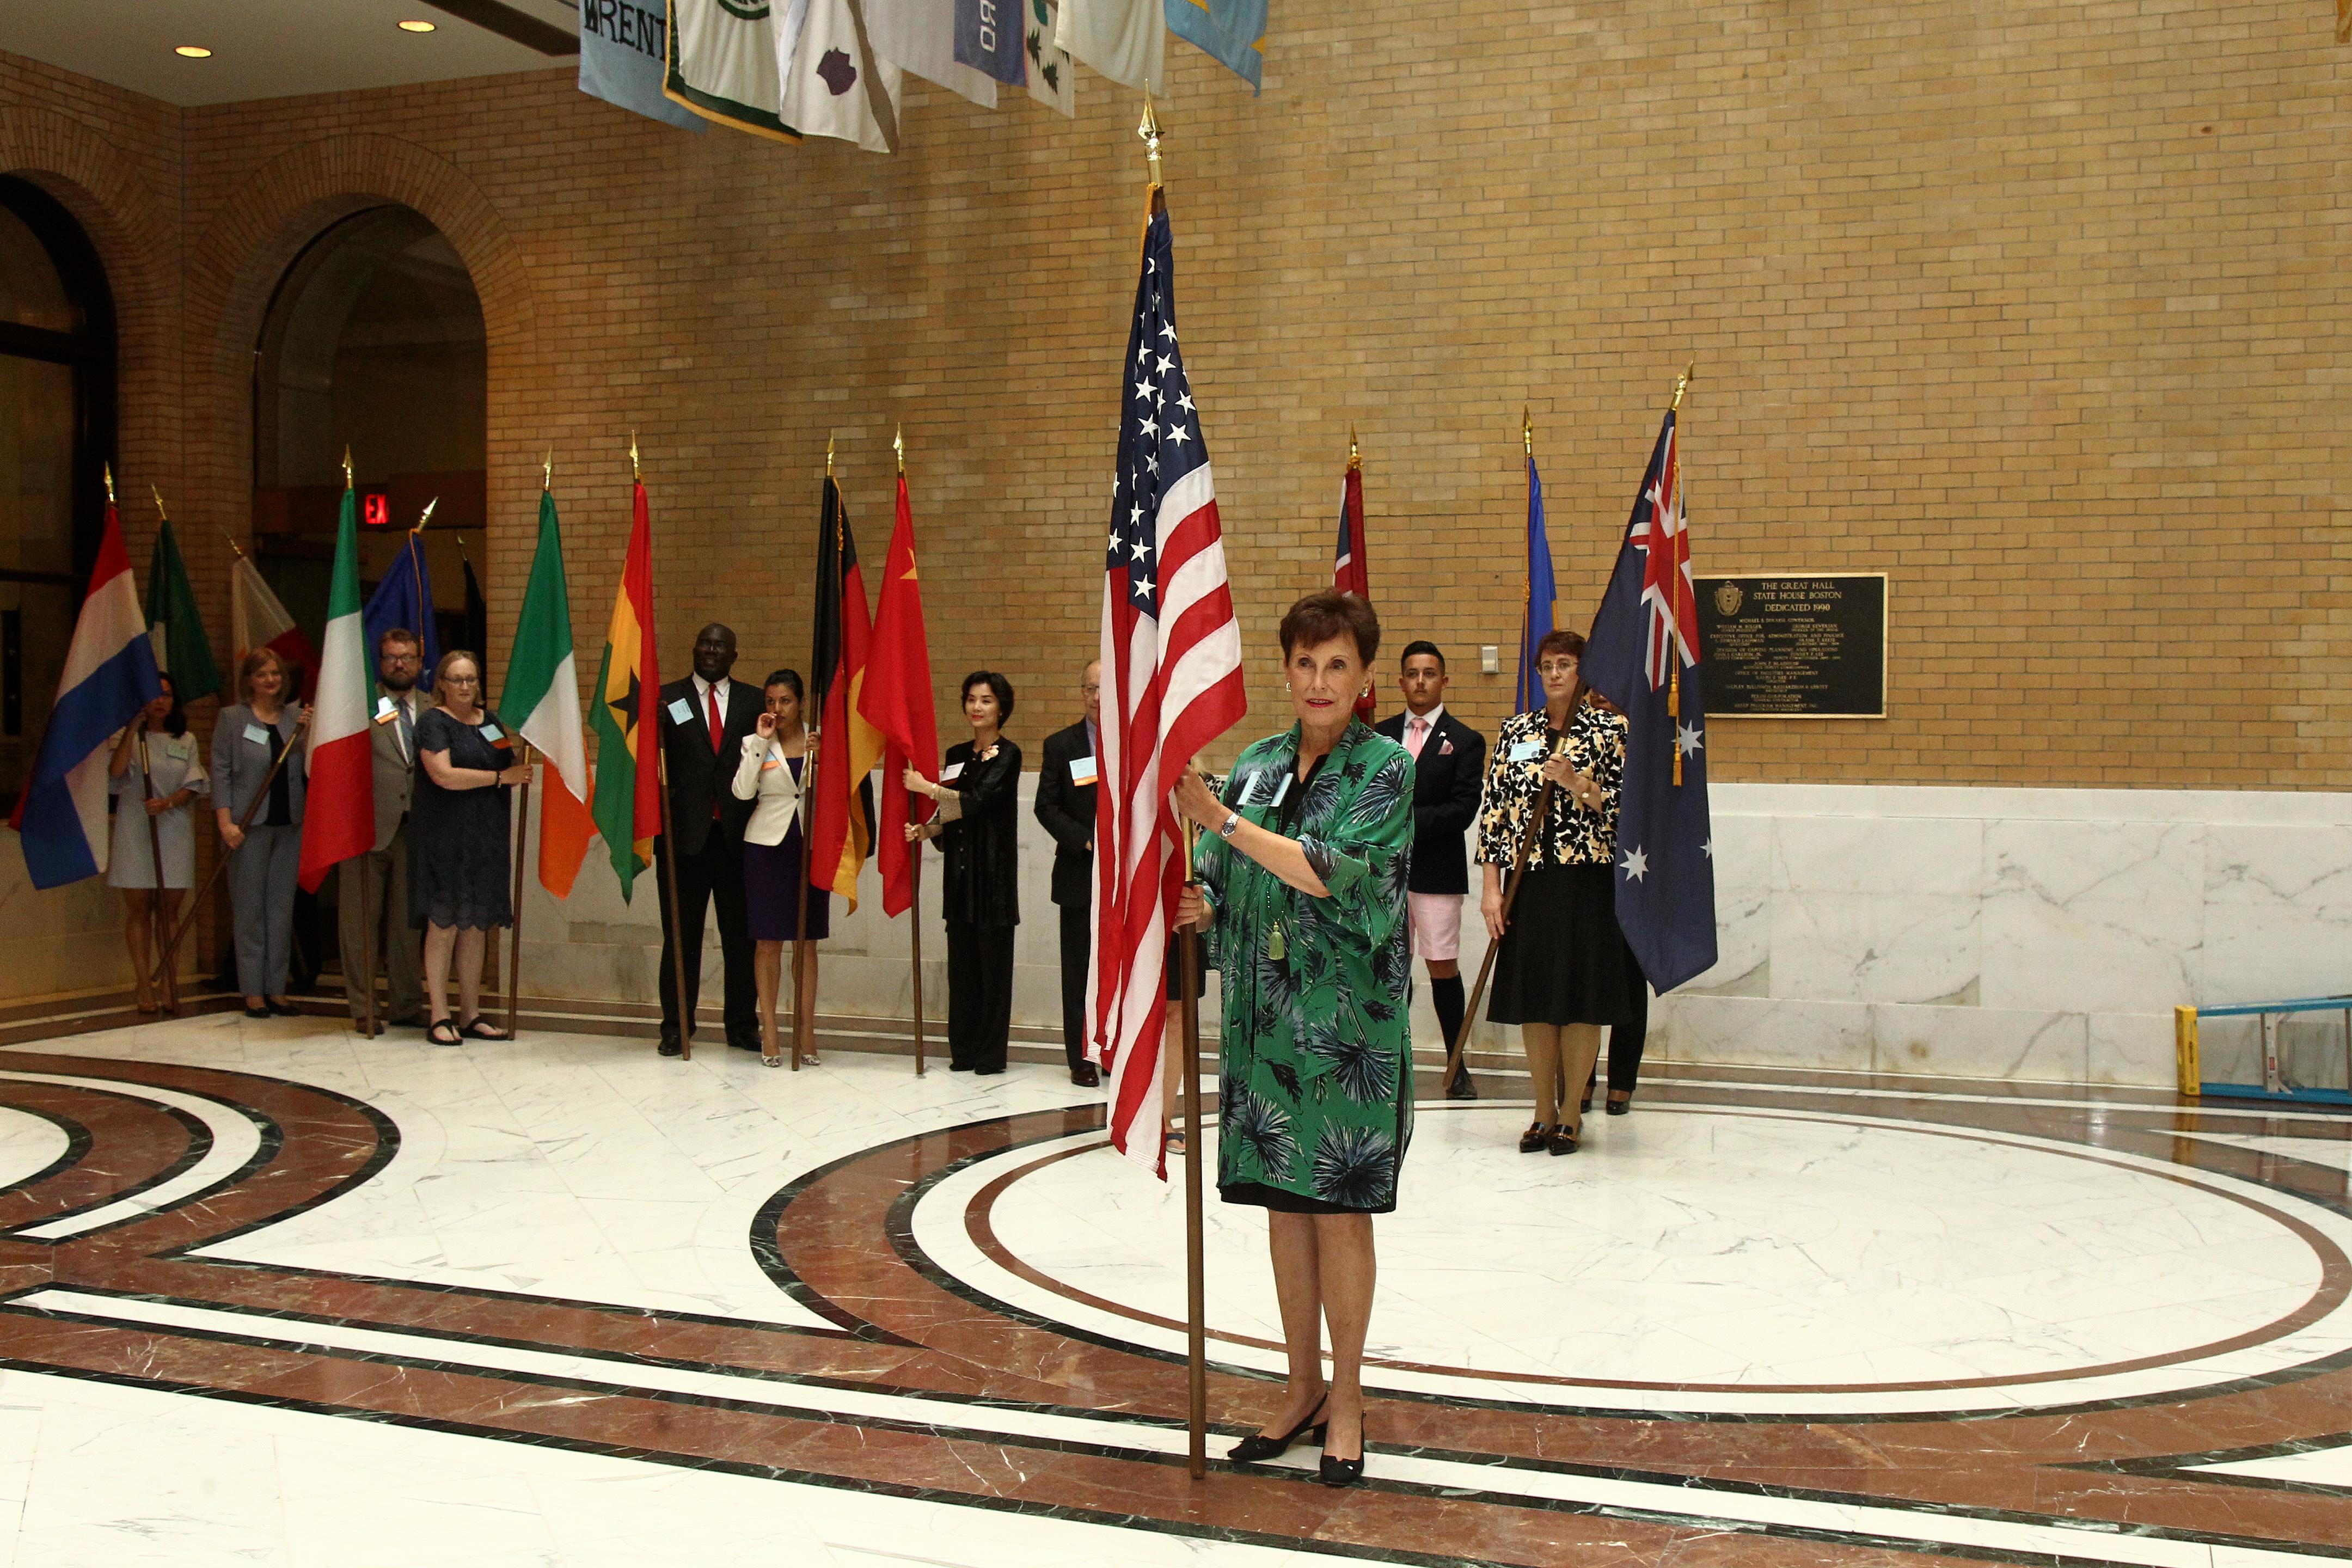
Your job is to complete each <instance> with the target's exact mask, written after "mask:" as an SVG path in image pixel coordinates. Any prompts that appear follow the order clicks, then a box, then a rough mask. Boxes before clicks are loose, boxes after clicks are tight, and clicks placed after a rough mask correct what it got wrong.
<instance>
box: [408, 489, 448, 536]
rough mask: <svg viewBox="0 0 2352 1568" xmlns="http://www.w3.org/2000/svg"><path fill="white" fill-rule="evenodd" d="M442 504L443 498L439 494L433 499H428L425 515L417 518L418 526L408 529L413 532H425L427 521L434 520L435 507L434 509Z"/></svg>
mask: <svg viewBox="0 0 2352 1568" xmlns="http://www.w3.org/2000/svg"><path fill="white" fill-rule="evenodd" d="M440 504H441V498H440V497H439V496H435V497H434V498H433V499H432V500H429V501H426V502H425V512H424V515H423V516H421V517H419V518H418V519H417V520H416V526H415V528H412V529H410V530H409V532H411V533H422V532H424V531H425V524H426V523H428V522H431V521H433V509H434V508H435V507H436V506H439V505H440Z"/></svg>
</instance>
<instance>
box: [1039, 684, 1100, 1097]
mask: <svg viewBox="0 0 2352 1568" xmlns="http://www.w3.org/2000/svg"><path fill="white" fill-rule="evenodd" d="M1079 689H1080V691H1081V694H1082V695H1083V696H1084V697H1085V698H1086V700H1087V716H1086V717H1085V718H1083V719H1081V720H1079V721H1077V722H1076V723H1075V724H1073V725H1071V726H1070V727H1069V728H1068V729H1066V730H1056V731H1054V732H1053V733H1052V734H1050V735H1048V736H1046V737H1045V763H1044V766H1043V768H1042V769H1041V770H1040V772H1039V773H1038V774H1037V805H1036V807H1035V810H1036V813H1037V820H1038V821H1039V822H1040V823H1041V824H1043V825H1044V826H1045V831H1046V832H1048V833H1050V834H1052V835H1053V836H1054V903H1055V907H1056V908H1057V909H1059V910H1061V915H1062V1050H1063V1053H1064V1054H1065V1055H1066V1056H1067V1057H1068V1058H1069V1059H1070V1081H1071V1082H1072V1083H1074V1084H1076V1085H1077V1086H1078V1087H1079V1088H1080V1089H1095V1088H1098V1087H1100V1085H1101V1083H1102V1075H1101V1073H1099V1072H1098V1071H1097V1070H1096V1068H1095V1065H1094V1063H1092V1062H1090V1061H1088V1060H1087V1056H1086V1051H1087V964H1088V963H1090V962H1091V961H1092V959H1093V956H1094V925H1093V918H1094V905H1093V895H1094V880H1095V770H1096V767H1097V762H1096V759H1097V757H1099V756H1100V755H1101V754H1102V752H1101V750H1100V742H1101V739H1102V666H1101V665H1099V664H1090V665H1088V666H1087V668H1086V673H1085V674H1084V675H1083V676H1081V677H1080V678H1079Z"/></svg>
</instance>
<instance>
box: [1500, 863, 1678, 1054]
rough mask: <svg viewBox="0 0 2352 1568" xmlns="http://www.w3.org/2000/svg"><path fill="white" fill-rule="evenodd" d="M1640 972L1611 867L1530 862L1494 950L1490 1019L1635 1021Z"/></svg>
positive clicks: (1509, 1021) (1639, 998)
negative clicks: (1622, 923) (1621, 926)
mask: <svg viewBox="0 0 2352 1568" xmlns="http://www.w3.org/2000/svg"><path fill="white" fill-rule="evenodd" d="M1642 987H1643V980H1642V969H1641V965H1640V964H1638V963H1635V962H1634V959H1633V949H1632V948H1630V947H1628V946H1626V945H1625V933H1624V932H1623V931H1620V930H1618V928H1617V889H1616V879H1615V873H1614V871H1613V870H1612V868H1610V867H1607V866H1530V867H1528V871H1527V878H1526V879H1525V880H1524V881H1522V882H1521V883H1520V884H1519V896H1518V899H1517V901H1515V902H1514V903H1513V904H1512V905H1511V923H1510V927H1509V929H1507V931H1504V932H1503V943H1502V951H1501V952H1497V953H1496V955H1495V988H1494V990H1493V992H1492V993H1491V994H1490V995H1489V998H1488V1001H1487V1004H1486V1021H1487V1022H1488V1023H1490V1024H1630V1023H1633V1021H1634V1019H1635V1018H1636V1017H1637V1016H1639V1015H1640V1012H1641V1007H1642V1003H1643V995H1642Z"/></svg>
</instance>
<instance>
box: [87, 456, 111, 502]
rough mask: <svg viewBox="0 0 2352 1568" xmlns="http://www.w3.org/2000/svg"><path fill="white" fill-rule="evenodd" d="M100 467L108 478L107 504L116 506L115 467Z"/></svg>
mask: <svg viewBox="0 0 2352 1568" xmlns="http://www.w3.org/2000/svg"><path fill="white" fill-rule="evenodd" d="M98 467H99V471H100V473H102V474H104V475H105V476H106V504H107V505H109V506H112V505H113V504H114V465H113V464H112V463H100V465H99V466H98ZM82 471H83V472H84V473H88V472H89V469H87V468H85V469H83V470H82Z"/></svg>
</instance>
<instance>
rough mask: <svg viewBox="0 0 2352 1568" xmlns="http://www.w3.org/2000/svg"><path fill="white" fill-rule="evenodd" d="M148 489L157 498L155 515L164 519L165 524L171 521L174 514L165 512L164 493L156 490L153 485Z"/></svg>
mask: <svg viewBox="0 0 2352 1568" xmlns="http://www.w3.org/2000/svg"><path fill="white" fill-rule="evenodd" d="M147 489H149V491H151V492H152V494H153V495H154V497H155V515H156V516H157V517H160V518H162V519H163V521H165V522H169V521H172V514H171V513H170V512H168V511H165V510H163V491H162V490H160V489H156V487H154V486H153V485H149V486H148V487H147Z"/></svg>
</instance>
